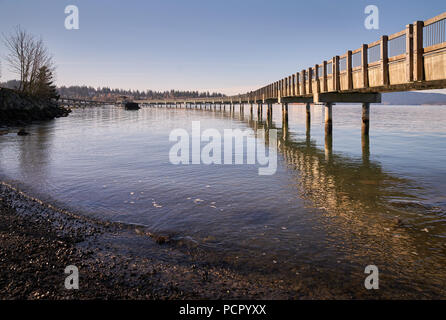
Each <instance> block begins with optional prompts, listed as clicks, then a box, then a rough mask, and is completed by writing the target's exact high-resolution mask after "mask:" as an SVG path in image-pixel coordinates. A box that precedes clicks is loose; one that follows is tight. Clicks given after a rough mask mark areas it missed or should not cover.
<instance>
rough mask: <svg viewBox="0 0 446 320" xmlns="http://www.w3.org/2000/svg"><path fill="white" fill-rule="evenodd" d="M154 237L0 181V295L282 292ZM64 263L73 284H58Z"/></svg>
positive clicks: (259, 295) (257, 295)
mask: <svg viewBox="0 0 446 320" xmlns="http://www.w3.org/2000/svg"><path fill="white" fill-rule="evenodd" d="M159 239H160V238H159V237H156V236H153V235H152V234H149V233H147V232H145V231H144V230H143V229H142V228H140V227H138V226H131V225H130V226H129V225H122V224H118V223H109V222H105V221H100V220H95V219H90V218H88V217H85V216H81V215H76V214H74V213H72V212H69V211H66V210H61V209H58V208H55V207H54V206H52V205H49V204H45V203H43V202H41V201H40V200H38V199H35V198H32V197H29V196H27V195H26V194H24V193H23V192H21V191H20V190H17V189H16V188H14V187H13V186H11V185H8V184H6V183H2V184H0V299H2V300H4V299H7V300H9V299H50V300H53V299H265V298H270V299H284V298H290V292H288V290H287V289H286V288H285V287H283V286H280V285H278V284H275V283H264V282H263V281H256V280H253V279H248V278H246V277H245V276H243V275H241V274H239V273H237V272H235V271H233V270H231V269H230V268H226V267H224V266H218V265H210V264H209V263H206V262H204V261H200V260H199V259H196V257H194V256H193V255H191V254H187V253H184V252H181V251H179V250H177V249H176V248H175V246H174V245H172V244H170V243H169V241H165V240H166V239H165V238H163V241H159ZM135 248H138V252H136V251H135V250H134V249H135ZM68 265H75V266H77V267H78V269H79V290H67V289H65V286H64V283H65V277H67V274H65V273H64V270H65V267H67V266H68Z"/></svg>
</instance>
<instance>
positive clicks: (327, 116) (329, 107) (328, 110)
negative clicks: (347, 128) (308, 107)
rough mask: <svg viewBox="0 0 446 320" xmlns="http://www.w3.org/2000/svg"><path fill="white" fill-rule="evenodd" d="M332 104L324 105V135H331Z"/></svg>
mask: <svg viewBox="0 0 446 320" xmlns="http://www.w3.org/2000/svg"><path fill="white" fill-rule="evenodd" d="M332 109H333V103H331V102H326V103H325V134H326V135H331V134H332V133H333V110H332Z"/></svg>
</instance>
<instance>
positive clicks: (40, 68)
mask: <svg viewBox="0 0 446 320" xmlns="http://www.w3.org/2000/svg"><path fill="white" fill-rule="evenodd" d="M2 40H3V43H4V44H5V47H6V49H7V55H6V57H5V60H6V62H7V64H8V66H9V68H10V70H11V71H12V72H13V73H14V74H16V75H17V76H18V78H19V79H18V80H9V81H7V82H3V83H1V82H0V85H1V86H2V87H5V88H10V89H14V90H17V91H19V92H22V93H26V94H30V95H33V96H38V97H42V98H46V99H56V100H57V99H59V97H60V96H63V97H66V98H74V99H88V100H97V101H116V100H118V99H122V98H124V97H126V98H127V99H165V98H206V97H223V96H224V95H223V94H221V93H218V92H212V93H211V92H209V91H206V92H199V91H180V90H169V91H167V90H166V91H154V90H146V91H140V90H124V89H111V88H108V87H102V88H93V87H91V86H69V87H66V86H62V87H59V88H56V86H55V85H54V73H55V69H56V68H55V64H54V61H53V57H52V55H51V54H50V53H49V51H48V48H47V47H46V46H45V44H44V42H43V40H42V39H40V38H37V37H35V36H34V35H32V34H30V33H28V32H27V31H25V30H23V29H22V28H21V27H20V26H17V27H16V28H15V29H14V31H13V32H12V33H11V34H8V35H5V34H3V35H2ZM0 73H1V65H0Z"/></svg>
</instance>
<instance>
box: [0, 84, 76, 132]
mask: <svg viewBox="0 0 446 320" xmlns="http://www.w3.org/2000/svg"><path fill="white" fill-rule="evenodd" d="M70 112H71V110H69V109H67V108H64V107H60V106H59V105H57V103H56V102H54V101H49V100H45V99H39V98H36V97H32V96H29V95H26V94H22V93H19V92H17V91H14V90H11V89H6V88H0V125H23V124H27V123H30V122H33V121H43V120H51V119H54V118H58V117H66V116H68V114H69V113H70Z"/></svg>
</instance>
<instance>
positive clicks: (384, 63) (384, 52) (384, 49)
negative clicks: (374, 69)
mask: <svg viewBox="0 0 446 320" xmlns="http://www.w3.org/2000/svg"><path fill="white" fill-rule="evenodd" d="M388 44H389V37H388V36H382V37H381V71H382V78H383V83H382V84H383V86H387V85H389V48H388Z"/></svg>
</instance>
